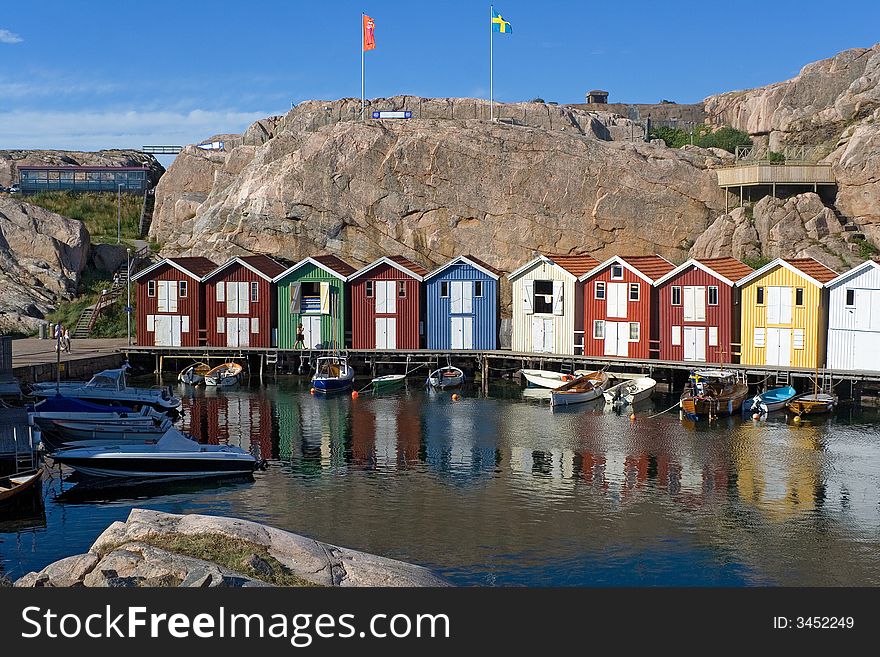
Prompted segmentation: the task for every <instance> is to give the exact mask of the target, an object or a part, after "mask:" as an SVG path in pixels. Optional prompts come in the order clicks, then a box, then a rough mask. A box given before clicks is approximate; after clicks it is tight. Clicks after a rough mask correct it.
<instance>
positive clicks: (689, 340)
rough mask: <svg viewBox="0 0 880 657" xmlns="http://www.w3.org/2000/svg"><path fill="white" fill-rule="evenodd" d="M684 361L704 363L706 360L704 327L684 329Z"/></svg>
mask: <svg viewBox="0 0 880 657" xmlns="http://www.w3.org/2000/svg"><path fill="white" fill-rule="evenodd" d="M684 359H685V360H695V361H700V362H705V360H706V327H704V326H685V327H684Z"/></svg>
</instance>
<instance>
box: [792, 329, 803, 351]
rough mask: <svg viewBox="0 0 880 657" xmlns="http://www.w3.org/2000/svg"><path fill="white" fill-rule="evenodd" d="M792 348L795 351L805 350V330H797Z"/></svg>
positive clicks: (793, 337)
mask: <svg viewBox="0 0 880 657" xmlns="http://www.w3.org/2000/svg"><path fill="white" fill-rule="evenodd" d="M791 346H792V347H794V348H795V349H803V348H804V329H795V330H794V335H792V341H791Z"/></svg>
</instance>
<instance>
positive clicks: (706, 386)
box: [679, 369, 749, 420]
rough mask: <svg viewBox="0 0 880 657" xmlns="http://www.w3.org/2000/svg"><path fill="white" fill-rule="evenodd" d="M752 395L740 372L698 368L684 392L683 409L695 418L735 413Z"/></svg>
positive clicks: (690, 417)
mask: <svg viewBox="0 0 880 657" xmlns="http://www.w3.org/2000/svg"><path fill="white" fill-rule="evenodd" d="M748 395H749V386H748V385H747V384H746V383H743V382H741V381H740V380H739V379H738V377H737V375H736V373H735V372H732V371H730V370H723V369H717V370H712V369H705V370H695V371H693V372H692V373H691V375H690V377H688V383H687V385H686V386H685V389H684V391H683V392H682V393H681V399H680V400H679V405H680V407H681V411H682V412H683V413H684V414H685V415H686V416H687V417H688V418H689V419H691V420H700V419H703V418H709V419H711V418H714V417H719V416H721V415H732V414H733V413H735V412H737V411H739V410H740V408H741V407H742V403H743V401H744V400H745V399H746V397H748Z"/></svg>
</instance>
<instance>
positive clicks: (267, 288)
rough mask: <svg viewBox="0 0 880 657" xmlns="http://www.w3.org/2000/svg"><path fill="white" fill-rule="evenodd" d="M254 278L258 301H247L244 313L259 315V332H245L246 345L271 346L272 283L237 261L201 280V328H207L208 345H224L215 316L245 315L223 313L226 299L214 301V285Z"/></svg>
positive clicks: (274, 301) (272, 323) (215, 290)
mask: <svg viewBox="0 0 880 657" xmlns="http://www.w3.org/2000/svg"><path fill="white" fill-rule="evenodd" d="M254 281H256V282H257V283H258V284H259V291H258V300H257V301H256V302H253V301H251V302H249V303H248V310H249V312H248V314H247V315H246V316H247V317H257V318H259V326H258V327H257V328H258V329H259V331H258V332H257V333H250V334H249V336H248V339H249V346H251V347H271V346H273V345H272V329H273V328H274V327H275V325H276V320H275V315H276V313H275V308H276V304H277V300H276V294H275V285H274V284H273V283H270V282H269V281H267V280H266V279H265V278H263V277H262V276H260V275H259V274H256V273H254V272H253V271H251V270H250V269H248V268H247V267H245V266H243V265H240V264H238V263H235V264H233V265H230V266H229V267H228V268H227V269H224V270H223V271H222V272H220V273H219V274H218V275H216V276H214V277H213V278H211V279H210V280H208V281H206V282H205V328H206V329H207V336H208V345H209V346H212V347H225V346H226V344H227V342H226V333H225V332H224V333H218V332H217V318H218V317H245V315H229V314H227V312H226V302H225V301H217V285H218V284H219V283H221V282H222V283H226V282H237V283H241V282H247V283H251V282H254ZM224 298H225V294H224Z"/></svg>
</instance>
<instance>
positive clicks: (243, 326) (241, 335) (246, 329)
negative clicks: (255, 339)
mask: <svg viewBox="0 0 880 657" xmlns="http://www.w3.org/2000/svg"><path fill="white" fill-rule="evenodd" d="M250 328H251V321H250V319H249V318H247V317H227V318H226V346H227V347H247V346H249V345H250V335H251V334H250Z"/></svg>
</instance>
